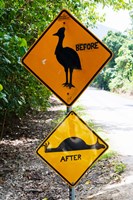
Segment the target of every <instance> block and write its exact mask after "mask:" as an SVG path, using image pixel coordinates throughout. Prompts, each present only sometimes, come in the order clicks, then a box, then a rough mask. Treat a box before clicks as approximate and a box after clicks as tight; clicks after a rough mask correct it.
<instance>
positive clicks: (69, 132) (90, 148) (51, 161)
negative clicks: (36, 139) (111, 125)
mask: <svg viewBox="0 0 133 200" xmlns="http://www.w3.org/2000/svg"><path fill="white" fill-rule="evenodd" d="M107 149H108V145H107V144H106V143H105V142H104V141H103V140H102V139H101V138H100V137H99V136H98V135H97V134H96V133H95V132H94V131H93V130H91V129H90V128H89V127H88V126H87V125H86V124H85V122H84V121H83V120H82V119H81V118H79V117H78V115H77V114H76V113H75V112H73V111H71V112H70V113H69V114H68V115H67V116H66V118H65V119H64V120H63V121H62V122H61V123H60V124H59V125H58V126H57V127H56V128H55V129H54V130H53V131H52V133H50V134H49V135H48V137H47V138H46V139H44V141H43V142H42V143H41V145H40V146H39V147H38V148H37V150H36V153H37V155H38V156H39V157H40V158H41V159H42V160H43V161H45V162H46V163H47V164H48V165H49V166H51V167H52V168H53V169H54V170H55V171H56V172H57V173H58V174H59V175H60V176H61V177H62V178H63V179H64V180H65V181H66V182H67V183H68V184H69V185H70V186H75V185H76V184H77V183H78V181H79V180H80V179H81V177H82V176H83V175H84V174H85V173H86V171H87V170H88V169H89V168H90V167H91V166H92V165H93V163H94V162H95V161H96V160H97V159H98V158H99V157H100V156H101V155H102V154H103V153H104V152H105V151H106V150H107Z"/></svg>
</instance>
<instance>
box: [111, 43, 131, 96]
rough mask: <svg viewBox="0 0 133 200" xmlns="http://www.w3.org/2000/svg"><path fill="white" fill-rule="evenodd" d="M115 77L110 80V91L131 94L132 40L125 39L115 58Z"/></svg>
mask: <svg viewBox="0 0 133 200" xmlns="http://www.w3.org/2000/svg"><path fill="white" fill-rule="evenodd" d="M115 63H116V65H115V66H114V68H115V71H114V73H115V77H114V78H113V79H112V80H111V81H110V83H109V88H110V89H111V90H112V91H117V92H128V93H131V94H133V41H132V40H126V41H125V42H124V43H123V45H122V46H121V48H120V49H119V51H118V57H117V58H116V59H115Z"/></svg>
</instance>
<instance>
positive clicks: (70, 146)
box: [42, 137, 105, 153]
mask: <svg viewBox="0 0 133 200" xmlns="http://www.w3.org/2000/svg"><path fill="white" fill-rule="evenodd" d="M42 146H44V148H45V152H46V153H50V152H63V151H76V150H77V151H78V150H87V149H104V148H105V146H104V145H103V144H100V143H99V142H98V138H97V142H96V143H95V144H92V145H88V144H86V143H85V142H84V141H83V140H82V139H81V138H78V137H70V138H67V139H65V140H64V141H63V142H61V143H60V145H59V146H58V147H57V148H48V146H49V142H48V143H45V144H42Z"/></svg>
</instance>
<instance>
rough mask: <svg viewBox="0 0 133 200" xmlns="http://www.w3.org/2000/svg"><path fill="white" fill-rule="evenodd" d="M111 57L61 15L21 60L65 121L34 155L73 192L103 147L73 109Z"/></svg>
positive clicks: (80, 27)
mask: <svg viewBox="0 0 133 200" xmlns="http://www.w3.org/2000/svg"><path fill="white" fill-rule="evenodd" d="M111 57H112V52H111V51H110V50H109V49H108V48H107V46H106V45H104V44H103V43H102V42H101V41H100V40H99V39H98V38H97V37H96V36H95V35H94V34H93V33H91V32H90V31H89V30H88V29H87V28H86V27H84V26H83V25H82V24H81V23H80V22H79V21H78V20H77V19H76V18H75V17H74V16H73V15H71V14H70V13H69V12H68V11H67V10H65V9H63V10H62V11H61V12H60V13H59V14H58V16H57V17H56V18H55V19H54V20H53V22H52V23H51V24H50V25H49V27H48V28H47V29H46V30H45V31H44V32H43V33H42V35H41V36H40V37H39V38H38V39H37V41H36V42H35V43H34V44H33V45H32V47H31V48H30V49H29V50H28V52H27V53H26V54H25V55H24V57H23V58H22V63H23V64H24V66H25V67H26V68H27V69H28V70H29V71H30V72H31V73H32V74H33V75H34V76H35V77H37V78H38V79H39V80H40V81H41V82H42V83H43V84H44V85H45V86H46V87H48V88H49V89H50V90H51V91H52V92H53V93H54V94H55V95H56V96H57V97H58V98H59V99H60V100H61V101H62V102H63V103H65V104H66V106H67V111H66V112H67V116H66V118H65V119H64V120H63V121H62V122H61V123H60V124H59V125H58V126H57V127H56V128H55V129H54V130H53V131H52V132H51V133H50V134H49V135H48V136H47V138H45V139H44V141H43V142H42V143H41V144H40V145H39V147H38V148H37V150H36V153H37V155H38V156H39V157H40V158H41V159H42V160H43V161H45V163H47V164H48V165H49V166H50V167H51V168H53V169H54V170H55V171H56V172H57V173H58V174H59V175H60V176H61V178H63V179H64V180H65V181H66V182H67V183H68V184H69V198H70V200H75V189H74V186H75V185H76V184H77V183H78V181H79V180H80V179H81V177H82V176H83V175H84V174H85V173H86V171H87V170H88V169H89V168H90V167H91V166H92V165H93V163H94V162H95V161H96V160H97V159H98V158H99V157H100V156H101V155H102V154H103V153H104V152H105V151H106V150H107V149H108V145H107V144H106V143H105V142H104V141H103V140H102V139H101V138H100V137H99V136H98V135H97V134H96V133H95V132H94V131H93V130H91V128H89V127H88V126H87V124H86V123H85V122H84V121H83V120H82V119H81V118H80V117H78V115H77V114H76V113H75V112H73V111H72V105H73V103H74V102H75V101H76V100H77V99H78V97H79V96H80V95H81V94H82V93H83V91H84V90H85V89H86V88H87V87H88V85H89V84H90V83H91V81H92V80H93V79H94V78H95V76H96V75H97V74H98V73H99V72H100V70H101V69H102V68H103V67H104V66H105V64H107V62H108V61H109V60H110V59H111Z"/></svg>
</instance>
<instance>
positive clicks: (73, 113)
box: [36, 111, 109, 187]
mask: <svg viewBox="0 0 133 200" xmlns="http://www.w3.org/2000/svg"><path fill="white" fill-rule="evenodd" d="M69 115H75V116H76V117H77V118H78V119H79V120H80V121H81V122H82V123H83V124H84V125H85V126H86V127H87V128H88V129H89V130H91V132H92V133H93V134H94V135H95V136H96V137H97V138H99V139H100V140H101V141H102V142H103V143H104V144H105V145H106V148H105V149H104V151H103V152H102V153H101V154H100V155H99V156H98V157H97V158H96V159H95V160H94V161H93V162H92V163H91V165H90V166H88V168H87V169H86V170H85V171H84V173H83V174H82V175H81V176H80V177H79V178H78V179H77V181H76V182H75V183H71V182H69V181H68V180H67V179H66V178H65V177H64V176H63V175H62V174H60V172H59V171H58V170H56V169H55V168H54V167H53V166H52V165H51V164H50V163H49V162H47V160H45V159H44V158H43V157H42V156H41V155H40V154H39V153H38V150H39V149H40V147H41V146H42V144H43V143H45V142H46V141H47V140H48V138H49V137H50V136H51V135H52V134H54V132H55V131H56V130H57V128H58V127H59V126H60V125H61V124H63V122H64V121H65V120H66V119H67V118H68V117H69ZM108 148H109V146H108V144H107V143H106V142H105V141H104V140H103V139H102V138H101V137H100V136H98V135H97V134H96V133H95V132H94V131H93V130H92V129H91V128H90V127H89V126H88V125H87V124H86V123H85V122H84V121H83V120H82V119H81V118H80V117H79V116H78V115H77V114H76V113H75V112H74V111H71V112H70V113H68V115H67V116H66V117H65V118H64V119H63V121H62V122H61V123H60V124H58V126H57V127H56V128H55V129H54V130H53V131H52V132H51V133H50V134H49V135H48V136H47V137H46V138H45V139H44V140H43V142H42V143H41V144H40V145H39V147H38V148H37V149H36V154H37V156H39V158H41V159H42V160H43V161H44V162H45V163H46V164H47V165H48V166H50V167H51V168H52V169H53V170H54V171H55V172H56V173H57V174H59V175H60V176H61V178H62V179H63V180H65V181H66V182H67V183H68V184H69V185H70V186H72V187H73V186H75V185H76V184H77V183H78V182H79V181H80V179H81V178H82V177H83V176H84V175H85V173H86V172H87V171H88V170H89V169H90V168H91V166H92V165H93V164H94V163H95V162H96V161H97V160H98V159H99V157H100V156H101V155H102V154H103V153H104V152H105V151H106V150H107V149H108Z"/></svg>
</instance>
